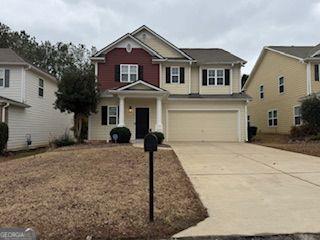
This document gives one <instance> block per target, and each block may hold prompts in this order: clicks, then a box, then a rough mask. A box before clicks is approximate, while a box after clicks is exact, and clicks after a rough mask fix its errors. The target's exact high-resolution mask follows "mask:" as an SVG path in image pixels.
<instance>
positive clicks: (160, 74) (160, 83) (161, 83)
mask: <svg viewBox="0 0 320 240" xmlns="http://www.w3.org/2000/svg"><path fill="white" fill-rule="evenodd" d="M159 86H160V88H162V86H163V79H162V64H161V63H159Z"/></svg>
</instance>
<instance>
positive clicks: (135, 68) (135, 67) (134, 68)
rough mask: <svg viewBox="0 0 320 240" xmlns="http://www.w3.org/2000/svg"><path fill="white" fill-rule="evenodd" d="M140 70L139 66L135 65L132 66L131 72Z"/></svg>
mask: <svg viewBox="0 0 320 240" xmlns="http://www.w3.org/2000/svg"><path fill="white" fill-rule="evenodd" d="M137 72H138V67H137V66H135V65H131V66H130V73H137Z"/></svg>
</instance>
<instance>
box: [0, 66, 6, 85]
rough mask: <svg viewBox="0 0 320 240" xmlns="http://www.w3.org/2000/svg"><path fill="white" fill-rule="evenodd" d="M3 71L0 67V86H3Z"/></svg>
mask: <svg viewBox="0 0 320 240" xmlns="http://www.w3.org/2000/svg"><path fill="white" fill-rule="evenodd" d="M4 78H5V73H4V69H0V87H4Z"/></svg>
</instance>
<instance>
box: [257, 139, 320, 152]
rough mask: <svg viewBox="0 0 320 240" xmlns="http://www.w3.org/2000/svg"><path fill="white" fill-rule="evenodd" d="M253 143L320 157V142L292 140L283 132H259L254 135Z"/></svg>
mask: <svg viewBox="0 0 320 240" xmlns="http://www.w3.org/2000/svg"><path fill="white" fill-rule="evenodd" d="M253 143H255V144H259V145H263V146H267V147H273V148H278V149H282V150H287V151H291V152H297V153H303V154H308V155H312V156H317V157H320V142H319V141H318V142H312V141H310V142H304V141H302V142H292V141H290V139H289V136H288V135H281V134H258V135H257V136H255V137H254V141H253Z"/></svg>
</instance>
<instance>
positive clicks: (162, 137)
mask: <svg viewBox="0 0 320 240" xmlns="http://www.w3.org/2000/svg"><path fill="white" fill-rule="evenodd" d="M152 134H154V135H156V137H157V139H158V144H162V143H163V140H164V134H163V133H162V132H152Z"/></svg>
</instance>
